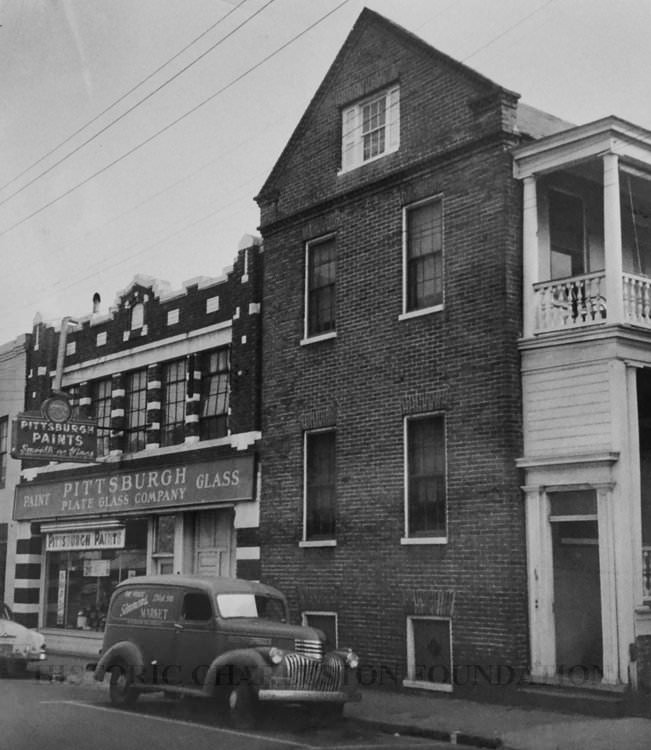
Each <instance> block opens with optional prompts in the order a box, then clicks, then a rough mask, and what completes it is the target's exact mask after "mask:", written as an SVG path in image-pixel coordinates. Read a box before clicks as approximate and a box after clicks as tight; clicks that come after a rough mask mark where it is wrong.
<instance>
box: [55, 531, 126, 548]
mask: <svg viewBox="0 0 651 750" xmlns="http://www.w3.org/2000/svg"><path fill="white" fill-rule="evenodd" d="M125 534H126V531H125V529H124V527H122V528H120V529H83V530H80V531H50V532H48V533H47V535H46V537H45V549H46V550H47V551H48V552H67V551H68V550H80V549H122V548H123V547H124V540H125Z"/></svg>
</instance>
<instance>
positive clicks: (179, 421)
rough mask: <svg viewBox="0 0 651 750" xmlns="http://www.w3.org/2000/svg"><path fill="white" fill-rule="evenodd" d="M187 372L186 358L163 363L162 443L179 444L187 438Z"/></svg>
mask: <svg viewBox="0 0 651 750" xmlns="http://www.w3.org/2000/svg"><path fill="white" fill-rule="evenodd" d="M186 373H187V367H186V360H185V358H182V359H176V360H174V361H172V362H166V363H165V365H163V379H162V386H163V409H162V415H161V416H162V419H161V445H178V444H179V443H182V442H183V440H184V438H185V395H186V392H187V383H186Z"/></svg>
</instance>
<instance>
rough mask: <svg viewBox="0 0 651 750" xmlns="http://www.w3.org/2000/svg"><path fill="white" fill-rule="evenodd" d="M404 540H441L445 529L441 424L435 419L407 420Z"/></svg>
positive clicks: (436, 417) (444, 480) (444, 486)
mask: <svg viewBox="0 0 651 750" xmlns="http://www.w3.org/2000/svg"><path fill="white" fill-rule="evenodd" d="M405 443H406V445H405V454H406V456H405V458H406V483H407V487H406V498H405V515H406V532H407V534H406V536H407V538H406V540H404V541H405V542H409V541H410V540H414V539H420V540H422V539H424V538H427V539H439V540H440V539H445V537H446V533H447V532H446V527H447V519H446V516H447V508H446V467H445V465H446V460H445V420H444V418H443V417H442V416H439V415H428V416H422V417H410V418H407V420H406V424H405Z"/></svg>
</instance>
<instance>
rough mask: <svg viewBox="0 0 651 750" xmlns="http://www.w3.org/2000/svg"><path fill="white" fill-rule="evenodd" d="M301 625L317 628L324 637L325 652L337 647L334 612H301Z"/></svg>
mask: <svg viewBox="0 0 651 750" xmlns="http://www.w3.org/2000/svg"><path fill="white" fill-rule="evenodd" d="M301 620H302V623H303V625H307V626H308V627H310V628H317V630H320V631H322V633H323V634H324V635H325V637H326V640H325V651H326V653H327V652H328V651H333V650H334V649H336V648H338V647H339V634H338V630H337V613H336V612H315V611H310V612H303V613H302V615H301Z"/></svg>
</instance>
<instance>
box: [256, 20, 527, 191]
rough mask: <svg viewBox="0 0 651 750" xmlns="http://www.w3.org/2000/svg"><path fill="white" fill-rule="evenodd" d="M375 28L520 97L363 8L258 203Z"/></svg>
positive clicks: (470, 76) (466, 74)
mask: <svg viewBox="0 0 651 750" xmlns="http://www.w3.org/2000/svg"><path fill="white" fill-rule="evenodd" d="M372 26H375V27H376V28H378V27H379V28H380V29H381V30H384V31H385V32H388V33H389V34H393V35H394V36H396V37H398V38H399V39H400V40H401V41H402V42H403V43H404V44H405V45H408V46H410V47H412V48H415V49H417V50H419V51H420V52H421V53H423V52H424V53H425V54H427V55H429V56H430V57H431V58H433V59H434V60H435V61H436V62H439V63H443V64H444V65H447V66H449V67H451V68H452V69H453V70H454V71H456V72H457V73H458V74H460V75H462V76H464V77H466V78H468V79H470V80H471V81H473V82H474V83H476V84H479V85H480V86H484V87H485V88H486V89H487V93H497V92H503V93H504V94H506V95H509V96H511V97H514V98H516V99H518V98H519V97H520V94H518V93H516V92H514V91H510V90H509V89H506V88H504V87H503V86H499V85H498V84H497V83H495V82H494V81H491V80H490V79H489V78H486V76H483V75H482V74H481V73H478V72H477V71H475V70H473V69H472V68H469V67H468V66H467V65H464V64H463V63H462V62H459V61H458V60H455V59H454V58H453V57H450V56H449V55H446V54H445V53H444V52H440V51H439V50H437V49H436V48H435V47H432V46H431V45H430V44H428V43H427V42H426V41H424V40H423V39H421V38H420V37H418V36H416V34H414V33H412V32H411V31H408V30H407V29H405V28H404V27H402V26H400V25H399V24H397V23H394V22H393V21H390V20H389V19H387V18H385V17H384V16H382V15H380V14H379V13H376V12H375V11H373V10H370V9H369V8H364V9H363V10H362V12H361V13H360V15H359V16H358V18H357V21H355V24H354V26H353V28H352V29H351V31H350V33H349V34H348V36H347V37H346V40H345V41H344V43H343V45H342V47H341V49H340V50H339V52H338V53H337V56H336V57H335V59H334V62H333V63H332V65H331V66H330V68H329V69H328V72H327V73H326V75H325V77H324V79H323V81H322V82H321V84H320V85H319V87H318V88H317V90H316V93H315V94H314V96H313V97H312V99H311V100H310V102H309V104H308V106H307V108H306V110H305V112H304V113H303V116H302V117H301V119H300V120H299V122H298V125H297V126H296V128H295V129H294V132H293V133H292V135H291V137H290V138H289V141H288V142H287V145H286V146H285V148H284V149H283V151H282V152H281V154H280V156H279V158H278V160H277V161H276V163H275V165H274V167H273V169H272V170H271V173H270V174H269V176H268V177H267V179H266V181H265V183H264V185H263V186H262V188H261V189H260V192H259V193H258V195H257V196H256V200H261V199H264V197H265V193H269V192H271V190H272V188H273V184H274V182H275V181H276V178H277V176H279V174H280V173H281V172H282V170H283V167H284V165H285V162H286V161H287V159H288V156H289V154H290V153H291V152H292V151H293V149H294V146H295V145H296V144H297V142H298V140H299V139H300V138H301V137H302V135H303V133H304V132H305V130H306V129H307V126H308V122H309V120H310V116H311V114H312V112H313V110H314V109H315V108H316V105H317V102H318V101H319V100H320V99H321V97H322V96H323V94H324V93H325V91H326V90H327V89H328V88H329V86H330V83H331V81H332V79H333V78H334V77H335V75H336V74H337V72H338V70H339V68H340V67H341V65H342V63H343V60H344V58H345V57H346V55H347V53H348V51H349V50H351V49H353V48H354V47H355V46H356V44H357V43H358V40H359V38H360V37H361V35H362V34H363V32H364V31H366V30H367V29H368V28H370V27H372Z"/></svg>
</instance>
